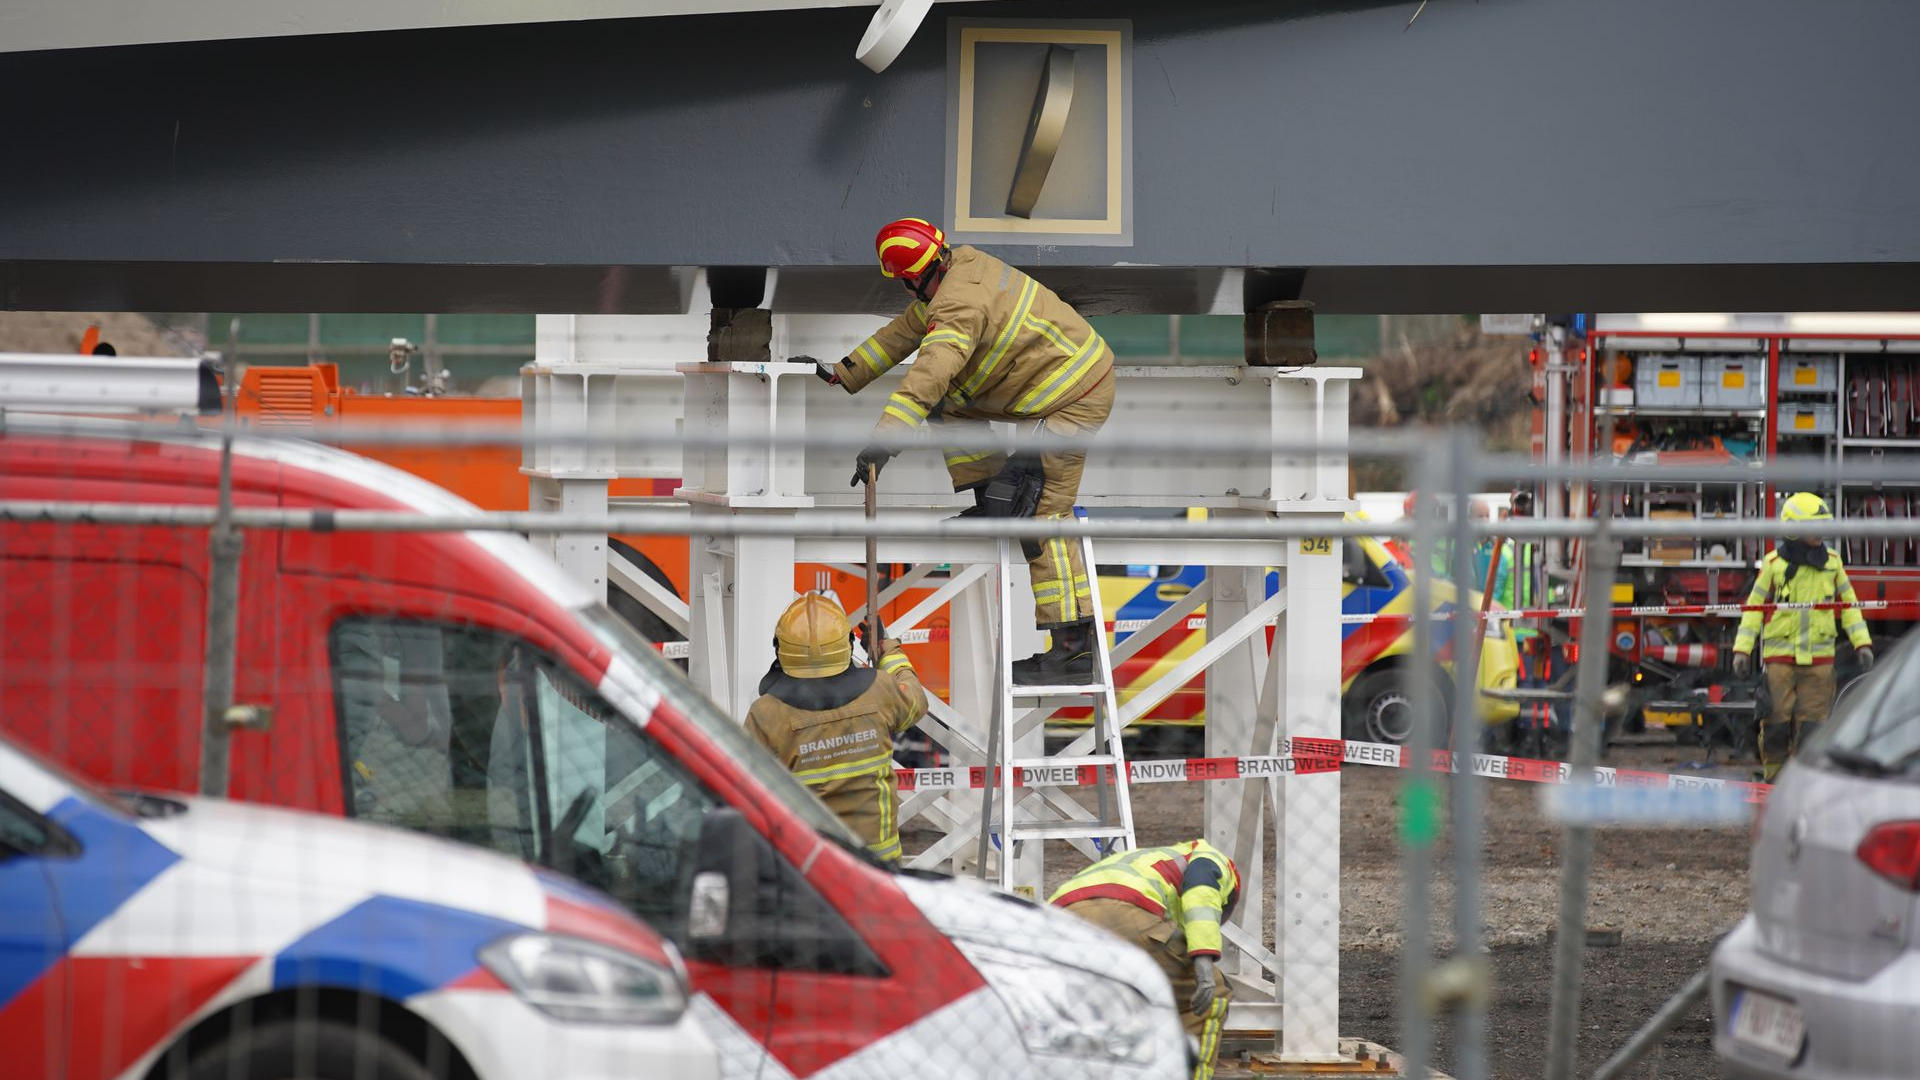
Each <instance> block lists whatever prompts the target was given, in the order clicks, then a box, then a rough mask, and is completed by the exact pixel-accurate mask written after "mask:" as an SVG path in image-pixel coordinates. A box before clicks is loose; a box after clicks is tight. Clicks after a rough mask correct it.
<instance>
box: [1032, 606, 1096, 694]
mask: <svg viewBox="0 0 1920 1080" xmlns="http://www.w3.org/2000/svg"><path fill="white" fill-rule="evenodd" d="M1092 682H1093V620H1092V619H1082V620H1080V621H1079V622H1073V623H1067V624H1065V625H1064V626H1056V627H1054V628H1053V645H1052V646H1051V647H1050V648H1048V649H1047V651H1046V652H1043V653H1036V654H1035V655H1033V656H1029V657H1027V658H1026V659H1025V660H1015V661H1014V662H1013V684H1014V685H1015V686H1086V685H1088V684H1090V683H1092Z"/></svg>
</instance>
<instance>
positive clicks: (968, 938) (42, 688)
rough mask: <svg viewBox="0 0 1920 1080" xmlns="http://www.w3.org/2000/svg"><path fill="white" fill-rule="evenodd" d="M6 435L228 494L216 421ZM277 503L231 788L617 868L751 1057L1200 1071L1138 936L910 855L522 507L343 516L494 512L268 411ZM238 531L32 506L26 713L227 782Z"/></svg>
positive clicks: (257, 461)
mask: <svg viewBox="0 0 1920 1080" xmlns="http://www.w3.org/2000/svg"><path fill="white" fill-rule="evenodd" d="M134 434H135V433H134V432H132V431H131V430H130V429H124V428H121V429H118V430H116V428H115V427H114V426H113V425H112V424H110V423H108V424H106V425H104V426H103V428H102V430H100V431H99V432H98V433H95V432H91V431H89V432H87V433H85V434H75V433H71V432H69V433H62V434H31V433H27V432H25V431H23V430H21V429H19V428H17V427H15V428H11V429H9V430H7V431H5V432H0V500H5V501H13V502H18V501H22V500H58V501H63V502H88V503H115V504H167V505H196V506H206V505H210V504H211V503H213V501H214V500H215V491H216V480H217V476H218V469H219V450H218V444H217V442H215V441H214V440H212V439H210V438H208V437H205V436H199V435H195V434H190V433H189V434H182V435H180V436H178V437H173V436H168V437H165V438H136V437H132V436H133V435H134ZM233 492H234V500H235V503H236V505H237V506H239V507H243V508H244V507H268V508H270V507H279V508H285V509H313V510H317V511H321V512H322V513H321V514H320V520H319V521H318V524H319V525H320V526H321V527H320V528H316V529H303V530H286V531H275V530H266V529H260V530H249V531H247V532H246V533H245V534H244V537H245V547H244V554H243V556H242V563H241V569H240V611H239V624H238V634H239V652H238V676H237V680H236V700H237V701H238V702H241V703H245V704H253V705H259V706H263V707H267V708H270V709H271V719H270V721H269V723H268V725H267V728H266V730H259V731H254V730H247V731H238V732H235V733H234V734H233V735H232V740H231V758H230V760H231V776H232V779H231V796H232V797H233V798H235V799H239V800H245V801H249V802H256V803H267V804H272V805H276V806H283V807H293V808H298V809H305V810H313V811H319V812H323V813H330V814H338V815H345V816H348V817H352V818H357V819H361V820H367V821H374V822H384V823H387V824H390V825H394V826H398V827H402V828H407V829H412V830H415V831H419V832H425V833H430V834H434V835H438V836H443V837H450V838H453V839H457V840H462V841H465V842H468V843H472V844H477V845H481V846H484V847H488V848H491V849H494V850H496V851H501V852H504V853H507V854H510V855H516V856H519V857H521V858H523V859H525V860H527V861H529V862H532V863H534V864H536V865H541V866H545V867H550V868H552V869H555V870H558V871H560V872H562V873H565V874H568V875H570V876H572V877H574V878H576V879H578V880H580V881H583V882H585V883H587V884H590V885H593V886H595V887H597V888H599V889H601V890H603V891H605V892H607V893H608V894H610V895H612V896H613V897H615V898H616V899H617V900H619V901H620V902H621V903H622V904H623V905H625V906H626V907H627V908H628V909H630V910H631V911H633V912H634V913H635V914H637V915H639V916H640V917H641V918H643V919H645V920H646V921H647V922H648V923H650V924H651V925H652V926H654V927H655V928H657V929H659V930H660V931H661V932H662V933H663V934H664V935H665V936H667V937H668V938H669V939H671V940H672V941H674V942H675V943H676V944H677V945H678V946H679V947H680V949H681V951H682V952H683V953H684V955H685V956H686V959H687V965H688V969H689V974H690V981H691V984H692V987H693V989H694V991H695V1001H694V1005H693V1008H694V1010H695V1012H696V1014H697V1015H699V1017H700V1019H701V1021H702V1023H703V1025H704V1026H705V1027H706V1028H707V1030H708V1031H709V1032H710V1033H711V1034H712V1036H713V1038H714V1040H715V1041H716V1042H717V1043H718V1044H719V1046H720V1049H721V1056H722V1068H723V1074H724V1075H727V1076H758V1077H767V1078H775V1077H782V1076H795V1077H809V1076H822V1077H839V1076H862V1077H864V1076H875V1077H878V1076H882V1075H884V1076H887V1077H889V1078H891V1077H898V1076H901V1075H911V1074H912V1073H913V1072H915V1071H926V1072H937V1073H939V1074H940V1075H943V1076H956V1077H958V1076H1010V1075H1031V1074H1036V1073H1046V1074H1048V1075H1053V1076H1061V1077H1080V1076H1084V1077H1090V1078H1091V1077H1100V1078H1102V1080H1108V1078H1122V1077H1149V1076H1164V1077H1175V1076H1182V1075H1185V1073H1186V1071H1187V1068H1188V1049H1187V1043H1186V1040H1185V1039H1184V1036H1183V1034H1182V1032H1181V1030H1180V1026H1179V1023H1178V1020H1177V1016H1176V1013H1175V1007H1174V1002H1173V998H1172V994H1171V991H1170V989H1169V987H1168V985H1167V982H1166V980H1165V978H1164V977H1163V976H1162V975H1161V974H1160V973H1159V971H1158V970H1157V969H1156V968H1155V967H1154V965H1153V963H1152V961H1151V960H1150V959H1149V958H1148V957H1146V956H1145V955H1144V954H1142V953H1139V952H1138V951H1137V950H1133V949H1130V948H1127V947H1125V946H1123V945H1121V944H1120V943H1118V942H1117V941H1116V940H1114V939H1113V938H1111V937H1109V936H1107V935H1105V934H1103V933H1101V932H1099V931H1097V930H1095V929H1093V928H1091V927H1089V926H1087V925H1085V924H1083V923H1082V922H1081V921H1079V920H1077V919H1074V918H1073V917H1071V916H1068V915H1066V914H1064V913H1062V912H1058V911H1055V910H1052V909H1047V908H1042V907H1036V906H1034V905H1031V904H1028V903H1026V902H1024V901H1020V900H1017V899H1015V898H1012V897H1008V896H1005V895H1002V894H998V893H994V892H991V891H989V890H987V889H985V888H984V887H982V886H979V885H977V884H974V883H972V882H965V881H957V880H953V879H946V878H935V877H928V876H919V875H912V874H906V873H897V872H894V871H891V870H889V869H887V868H884V867H882V866H880V865H877V864H875V863H874V862H872V861H870V860H869V859H868V858H867V857H866V856H865V854H864V852H863V850H862V847H861V845H860V844H859V842H858V841H857V840H856V839H855V838H854V837H853V836H852V835H850V834H849V833H848V832H847V831H846V830H845V829H844V828H843V827H842V826H841V824H840V823H839V821H838V820H837V819H836V818H835V817H834V816H833V815H832V814H831V813H830V812H828V811H827V810H826V808H825V807H824V806H823V805H822V804H821V803H820V802H819V801H818V800H817V799H815V798H814V797H813V796H812V795H811V794H810V793H809V792H808V791H807V790H806V789H805V788H804V787H803V786H801V785H800V784H799V783H797V782H796V781H794V779H793V778H792V777H791V776H789V775H788V774H787V773H786V771H785V770H784V769H782V768H781V767H780V766H779V765H778V764H777V763H776V762H774V761H773V760H772V759H771V758H769V757H768V756H766V755H765V754H764V753H763V752H762V751H761V750H760V748H759V747H758V746H757V745H755V744H753V743H752V742H751V741H749V740H748V739H747V738H746V737H745V735H744V734H743V733H742V731H741V729H740V727H739V725H737V724H736V723H734V722H733V720H731V719H730V718H728V717H727V716H725V715H723V714H722V713H720V712H719V710H718V709H717V708H715V706H714V705H713V704H712V703H711V702H709V701H708V700H706V699H705V698H704V697H702V696H701V695H700V694H699V693H698V692H697V691H696V690H694V689H693V688H692V686H691V685H690V684H689V683H687V682H686V681H685V679H684V678H683V677H682V676H681V675H680V673H679V672H678V670H677V669H675V668H674V667H673V666H672V665H671V664H669V663H668V662H667V661H665V660H663V659H662V658H661V657H660V655H659V653H658V651H657V650H655V649H654V648H653V647H651V646H650V645H649V644H648V643H647V642H646V641H645V640H644V639H641V638H640V637H638V636H637V635H636V634H634V633H633V632H632V631H631V630H630V629H629V628H628V627H627V626H626V624H625V623H623V622H622V621H620V620H619V619H618V618H617V617H616V616H614V615H613V614H612V613H611V612H609V611H608V610H607V609H606V608H605V607H604V606H603V605H602V604H600V603H599V602H598V601H597V600H596V599H594V598H592V597H590V596H589V595H587V594H586V593H585V592H584V591H583V590H581V589H580V588H579V587H578V586H576V585H575V584H574V583H573V582H572V581H571V580H569V579H567V578H566V577H564V576H563V575H562V574H561V573H560V571H559V570H558V568H557V567H555V566H554V565H553V564H552V562H551V561H549V560H548V559H546V558H545V557H544V556H542V555H540V554H539V553H538V552H536V551H535V550H534V548H533V547H532V546H531V545H530V544H528V543H527V542H526V541H524V540H523V539H521V538H520V537H518V536H513V535H510V534H504V533H493V532H478V531H476V532H452V533H447V532H439V533H426V532H418V533H367V532H346V531H327V530H326V528H325V525H326V520H325V518H326V514H325V512H326V511H335V510H341V509H374V510H396V511H408V512H414V513H423V514H433V515H449V514H450V515H466V514H478V513H479V511H477V510H475V509H474V508H473V507H472V506H471V505H470V504H468V503H465V502H463V501H461V500H460V499H458V498H456V497H454V496H452V495H450V494H448V493H446V492H445V491H443V490H441V489H439V488H436V487H434V486H432V485H430V484H428V483H426V482H424V481H422V480H419V479H417V478H415V477H413V476H411V475H408V474H406V473H402V472H399V471H397V470H394V469H391V468H388V467H386V466H383V465H379V464H377V463H374V462H371V461H368V460H366V459H364V458H360V457H357V456H354V455H351V454H347V453H343V452H339V451H335V450H331V449H327V448H324V447H319V446H315V445H312V444H306V443H298V442H292V441H270V440H247V439H243V440H241V441H240V443H239V445H238V447H237V449H236V451H235V454H234V460H233ZM207 573H208V532H207V530H205V529H200V528H176V527H158V526H145V525H142V526H127V525H91V524H56V523H48V522H44V521H34V522H29V521H20V520H10V521H5V522H0V635H3V636H0V727H4V729H5V730H6V732H7V734H8V735H9V736H11V737H12V738H14V739H16V740H18V741H19V742H22V743H24V744H25V745H28V746H30V747H32V748H34V749H36V750H38V751H41V752H43V753H46V754H48V755H50V756H52V757H54V758H55V759H57V760H59V761H62V762H64V763H67V764H69V765H71V766H72V767H74V768H75V769H77V770H79V771H80V772H82V773H84V774H85V775H87V776H89V777H92V778H94V779H97V780H98V781H101V782H103V783H105V784H108V785H116V786H117V785H128V786H137V787H143V788H149V789H162V790H171V791H179V792H192V791H195V790H197V788H198V786H199V782H200V769H201V764H200V762H201V732H202V729H203V722H202V717H201V700H202V698H201V689H202V666H203V645H204V641H205V636H206V622H207V619H206V615H207V612H206V599H205V598H206V580H207Z"/></svg>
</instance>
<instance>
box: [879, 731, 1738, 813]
mask: <svg viewBox="0 0 1920 1080" xmlns="http://www.w3.org/2000/svg"><path fill="white" fill-rule="evenodd" d="M1281 749H1282V750H1283V751H1286V752H1285V753H1281V754H1275V755H1262V756H1246V757H1201V758H1170V759H1163V760H1156V761H1130V762H1128V763H1127V781H1128V783H1133V784H1176V783H1190V782H1204V781H1213V780H1264V779H1268V778H1272V777H1279V776H1287V775H1305V774H1312V773H1328V772H1338V771H1339V770H1340V769H1341V768H1342V766H1343V765H1376V766H1384V767H1387V768H1410V767H1411V764H1412V763H1411V761H1410V759H1411V758H1412V756H1413V751H1412V750H1410V749H1409V748H1407V747H1404V746H1394V745H1391V744H1388V743H1365V742H1351V741H1345V740H1341V739H1291V740H1286V741H1285V742H1284V743H1283V745H1282V746H1281ZM1458 756H1459V757H1461V758H1464V764H1465V767H1466V769H1467V770H1468V771H1469V772H1471V773H1472V774H1473V775H1474V776H1484V777H1490V778H1493V779H1498V780H1524V781H1527V782H1530V783H1535V784H1565V783H1568V782H1569V779H1568V778H1569V775H1570V774H1571V772H1572V767H1571V766H1569V765H1568V764H1567V763H1566V762H1564V761H1540V760H1536V759H1533V758H1518V757H1506V756H1503V755H1499V754H1467V755H1458ZM1459 766H1460V762H1458V761H1456V755H1455V754H1453V753H1452V752H1451V751H1447V750H1435V751H1434V752H1433V759H1432V763H1431V768H1432V770H1433V771H1434V772H1453V771H1455V770H1456V769H1457V768H1458V767H1459ZM1100 769H1109V776H1108V779H1109V780H1110V779H1111V772H1110V769H1111V767H1110V766H1104V765H1074V764H1072V763H1071V762H1062V763H1061V764H1059V765H1049V766H1046V767H1042V768H1021V769H1019V770H1017V773H1016V776H1015V780H1014V786H1015V787H1082V786H1088V785H1092V784H1094V783H1096V782H1098V781H1099V780H1100V773H1099V772H1098V771H1097V770H1100ZM1594 774H1595V776H1594V783H1595V785H1596V786H1598V787H1603V788H1614V787H1618V788H1662V789H1672V790H1708V789H1730V790H1734V791H1739V792H1741V793H1742V794H1743V795H1744V796H1745V798H1746V801H1747V802H1750V803H1759V802H1765V801H1766V799H1767V793H1768V792H1769V791H1771V790H1772V788H1773V785H1772V784H1759V783H1752V782H1749V781H1745V780H1727V779H1723V778H1720V777H1714V776H1686V775H1682V774H1678V773H1660V772H1648V771H1645V770H1641V769H1617V768H1611V767H1607V766H1601V767H1599V768H1596V769H1595V770H1594ZM894 781H895V784H896V786H898V787H899V789H900V790H901V791H946V790H966V789H970V790H979V789H981V788H984V787H986V786H987V770H986V768H985V767H984V766H979V765H975V766H965V767H962V766H956V767H952V768H942V769H895V770H894Z"/></svg>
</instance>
